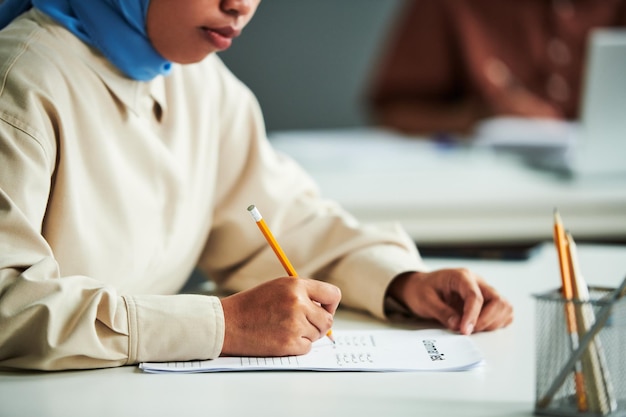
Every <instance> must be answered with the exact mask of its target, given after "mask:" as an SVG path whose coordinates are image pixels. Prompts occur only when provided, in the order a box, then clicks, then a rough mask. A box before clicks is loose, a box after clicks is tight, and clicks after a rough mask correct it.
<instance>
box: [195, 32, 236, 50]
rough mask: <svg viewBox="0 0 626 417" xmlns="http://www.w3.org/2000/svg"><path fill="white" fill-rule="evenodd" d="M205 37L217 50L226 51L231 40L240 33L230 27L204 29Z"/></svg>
mask: <svg viewBox="0 0 626 417" xmlns="http://www.w3.org/2000/svg"><path fill="white" fill-rule="evenodd" d="M202 30H203V31H204V33H205V36H206V37H207V39H208V40H209V42H211V43H212V44H213V45H214V46H215V47H216V48H217V49H220V50H224V49H228V48H229V47H230V45H231V44H232V43H233V38H236V37H237V36H239V33H240V31H239V30H236V29H233V28H231V27H224V28H218V29H212V28H207V27H204V28H202Z"/></svg>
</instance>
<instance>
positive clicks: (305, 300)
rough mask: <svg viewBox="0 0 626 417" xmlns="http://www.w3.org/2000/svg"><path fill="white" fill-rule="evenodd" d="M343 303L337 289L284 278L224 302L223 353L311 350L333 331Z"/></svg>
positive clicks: (270, 353) (282, 353)
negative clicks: (336, 313)
mask: <svg viewBox="0 0 626 417" xmlns="http://www.w3.org/2000/svg"><path fill="white" fill-rule="evenodd" d="M340 300H341V291H340V290H339V288H337V287H335V286H334V285H331V284H328V283H325V282H322V281H316V280H312V279H307V278H293V277H283V278H277V279H274V280H272V281H268V282H265V283H263V284H261V285H259V286H257V287H254V288H251V289H249V290H247V291H243V292H240V293H237V294H234V295H231V296H229V297H226V298H224V299H222V308H223V309H224V320H225V323H226V333H225V336H224V346H223V348H222V355H225V356H288V355H301V354H304V353H307V352H309V350H311V344H312V343H313V342H314V341H316V340H317V339H319V338H321V337H324V336H325V335H326V332H327V331H328V330H329V329H330V328H331V327H332V324H333V315H334V314H335V311H336V310H337V306H338V305H339V301H340Z"/></svg>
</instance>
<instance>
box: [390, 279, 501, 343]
mask: <svg viewBox="0 0 626 417" xmlns="http://www.w3.org/2000/svg"><path fill="white" fill-rule="evenodd" d="M387 294H388V295H389V296H391V297H393V298H394V299H395V300H396V301H399V302H400V303H401V304H403V305H404V306H406V307H407V308H408V309H409V310H410V311H411V312H412V313H413V314H415V315H416V316H418V317H421V318H424V319H434V320H437V321H439V322H440V323H441V324H443V325H444V326H445V327H447V328H448V329H450V330H454V331H459V332H461V333H463V334H470V333H473V332H480V331H486V330H495V329H498V328H501V327H505V326H508V325H509V324H510V323H511V322H512V321H513V307H512V306H511V304H509V302H508V301H506V300H505V299H503V298H502V297H501V296H500V295H499V294H498V292H497V291H496V290H495V289H494V288H492V287H491V286H489V285H487V284H486V283H485V281H484V280H483V279H482V278H481V277H479V276H478V275H476V274H474V273H472V272H471V271H468V270H467V269H463V268H459V269H442V270H438V271H434V272H411V273H405V274H402V275H399V276H398V277H396V279H395V280H394V281H392V283H391V285H390V286H389V289H388V291H387Z"/></svg>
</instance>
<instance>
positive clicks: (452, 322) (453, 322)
mask: <svg viewBox="0 0 626 417" xmlns="http://www.w3.org/2000/svg"><path fill="white" fill-rule="evenodd" d="M458 325H459V318H458V317H457V316H450V318H449V319H448V327H449V328H451V329H456V328H457V326H458Z"/></svg>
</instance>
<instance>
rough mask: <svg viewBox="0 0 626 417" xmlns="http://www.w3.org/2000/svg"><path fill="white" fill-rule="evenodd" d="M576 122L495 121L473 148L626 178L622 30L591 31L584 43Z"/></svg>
mask: <svg viewBox="0 0 626 417" xmlns="http://www.w3.org/2000/svg"><path fill="white" fill-rule="evenodd" d="M583 82H584V84H583V92H582V108H581V117H580V122H566V121H557V120H548V119H525V118H516V117H498V118H493V119H489V120H485V121H484V122H482V123H481V124H480V126H479V127H478V128H477V130H476V140H475V144H476V145H477V146H487V147H491V148H493V149H494V150H496V151H504V152H513V153H515V154H517V155H519V156H520V157H521V158H522V159H523V160H524V161H525V162H527V163H528V164H530V165H532V166H535V167H538V168H543V169H549V170H554V171H559V172H563V173H568V174H572V175H592V174H624V173H626V30H624V29H597V30H594V31H593V32H592V33H591V35H590V37H589V43H588V52H587V61H586V67H585V75H584V81H583Z"/></svg>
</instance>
